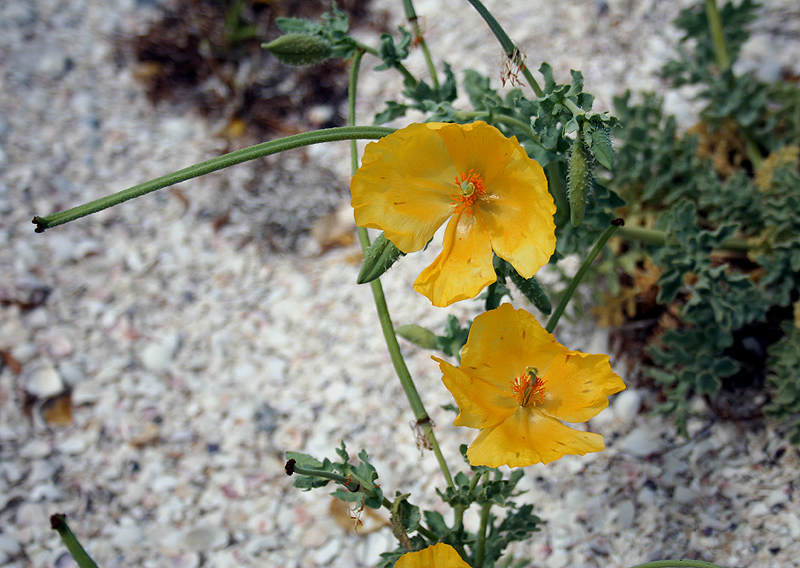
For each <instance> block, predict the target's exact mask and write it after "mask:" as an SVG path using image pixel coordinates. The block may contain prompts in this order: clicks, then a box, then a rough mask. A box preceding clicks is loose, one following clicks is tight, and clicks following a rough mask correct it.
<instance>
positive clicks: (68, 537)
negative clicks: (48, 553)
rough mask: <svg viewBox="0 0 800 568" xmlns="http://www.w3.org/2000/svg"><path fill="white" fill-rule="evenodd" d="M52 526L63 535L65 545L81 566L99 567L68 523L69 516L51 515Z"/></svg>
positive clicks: (83, 567) (85, 567)
mask: <svg viewBox="0 0 800 568" xmlns="http://www.w3.org/2000/svg"><path fill="white" fill-rule="evenodd" d="M50 526H51V527H52V528H53V530H55V531H58V536H60V537H61V540H62V542H63V543H64V546H66V547H67V550H68V551H69V553H70V554H71V555H72V559H73V560H75V563H76V564H77V565H78V566H79V567H80V568H97V564H95V561H94V560H92V557H91V556H89V554H88V553H87V552H86V550H84V548H83V546H81V543H80V542H79V541H78V539H77V538H76V537H75V534H74V533H73V532H72V530H71V529H70V528H69V525H68V524H67V516H66V515H62V514H60V513H59V514H55V515H53V516H52V517H50Z"/></svg>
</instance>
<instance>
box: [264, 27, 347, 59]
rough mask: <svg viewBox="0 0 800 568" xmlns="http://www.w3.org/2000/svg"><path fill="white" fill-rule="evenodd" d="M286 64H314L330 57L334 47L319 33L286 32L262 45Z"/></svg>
mask: <svg viewBox="0 0 800 568" xmlns="http://www.w3.org/2000/svg"><path fill="white" fill-rule="evenodd" d="M261 47H263V48H264V49H266V50H267V51H269V52H270V53H272V54H273V55H274V56H275V57H277V58H278V61H280V62H281V63H285V64H286V65H295V66H303V65H313V64H315V63H321V62H322V61H325V60H326V59H328V58H330V56H331V52H332V48H331V44H330V42H329V41H328V40H326V39H325V38H323V37H320V36H318V35H308V34H296V33H295V34H286V35H282V36H281V37H279V38H277V39H274V40H272V41H271V42H269V43H264V44H262V45H261Z"/></svg>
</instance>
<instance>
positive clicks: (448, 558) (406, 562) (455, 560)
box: [394, 542, 470, 568]
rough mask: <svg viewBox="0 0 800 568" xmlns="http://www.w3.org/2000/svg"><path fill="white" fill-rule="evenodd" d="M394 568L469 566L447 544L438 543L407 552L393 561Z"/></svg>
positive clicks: (467, 567) (463, 567) (468, 567)
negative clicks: (417, 550)
mask: <svg viewBox="0 0 800 568" xmlns="http://www.w3.org/2000/svg"><path fill="white" fill-rule="evenodd" d="M394 568H470V565H469V564H467V563H466V562H464V561H463V560H462V559H461V557H460V556H459V555H458V552H456V549H455V548H453V547H452V546H450V545H449V544H444V543H441V542H440V543H439V544H434V545H433V546H429V547H428V548H424V549H422V550H420V551H419V552H409V553H407V554H404V555H403V556H401V557H400V560H398V561H397V562H395V563H394Z"/></svg>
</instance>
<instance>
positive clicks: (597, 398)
mask: <svg viewBox="0 0 800 568" xmlns="http://www.w3.org/2000/svg"><path fill="white" fill-rule="evenodd" d="M542 378H543V379H544V381H545V390H546V399H545V402H544V404H543V405H542V407H541V410H542V411H543V412H546V413H547V414H549V415H551V416H553V417H555V418H558V419H560V420H564V421H565V422H573V423H574V422H585V421H586V420H589V419H590V418H592V417H593V416H596V415H597V414H598V413H599V412H600V411H601V410H603V409H604V408H605V407H607V406H608V397H609V396H611V395H612V394H614V393H617V392H619V391H621V390H624V389H625V383H623V382H622V379H621V378H620V376H619V375H617V374H616V373H615V372H614V371H612V370H611V365H610V364H609V362H608V355H589V354H586V353H580V352H578V351H567V352H566V353H565V354H560V355H559V356H557V357H556V358H555V359H554V360H553V363H552V364H551V365H550V367H549V369H548V370H547V373H545V374H544V376H543V377H542Z"/></svg>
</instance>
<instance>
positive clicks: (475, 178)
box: [451, 170, 486, 217]
mask: <svg viewBox="0 0 800 568" xmlns="http://www.w3.org/2000/svg"><path fill="white" fill-rule="evenodd" d="M456 185H457V186H458V193H457V194H454V195H452V196H451V197H452V199H453V201H455V204H454V205H453V207H454V209H455V210H456V213H464V212H466V214H467V215H469V216H470V217H472V206H473V205H474V204H475V201H477V200H478V197H480V196H481V195H484V194H485V193H486V186H485V185H484V184H483V178H482V177H481V175H480V174H476V173H475V170H470V171H469V172H467V173H462V174H461V177H460V179H459V176H458V174H456Z"/></svg>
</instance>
